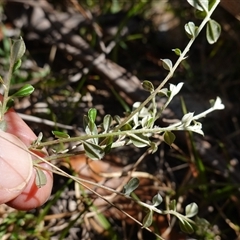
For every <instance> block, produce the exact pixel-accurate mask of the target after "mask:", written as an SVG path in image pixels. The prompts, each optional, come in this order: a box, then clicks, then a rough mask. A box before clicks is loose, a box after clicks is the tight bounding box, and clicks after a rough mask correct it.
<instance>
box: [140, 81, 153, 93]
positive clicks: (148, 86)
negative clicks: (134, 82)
mask: <svg viewBox="0 0 240 240" xmlns="http://www.w3.org/2000/svg"><path fill="white" fill-rule="evenodd" d="M142 87H143V89H144V90H146V91H148V92H150V93H151V92H153V91H154V86H153V84H152V83H151V82H150V81H147V80H145V81H143V83H142Z"/></svg>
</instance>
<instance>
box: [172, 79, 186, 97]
mask: <svg viewBox="0 0 240 240" xmlns="http://www.w3.org/2000/svg"><path fill="white" fill-rule="evenodd" d="M182 86H183V82H180V83H178V85H174V84H171V83H170V85H169V89H170V91H171V98H173V97H174V96H176V95H177V94H178V93H179V91H180V90H181V88H182Z"/></svg>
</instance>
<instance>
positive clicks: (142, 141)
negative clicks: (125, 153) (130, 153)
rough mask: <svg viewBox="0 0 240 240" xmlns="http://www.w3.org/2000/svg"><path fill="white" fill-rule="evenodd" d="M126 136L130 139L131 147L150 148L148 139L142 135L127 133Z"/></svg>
mask: <svg viewBox="0 0 240 240" xmlns="http://www.w3.org/2000/svg"><path fill="white" fill-rule="evenodd" d="M127 135H128V136H129V138H130V139H131V141H132V143H133V145H134V146H136V147H138V148H142V147H147V146H150V141H149V139H148V137H146V136H144V135H143V134H133V133H128V134H127Z"/></svg>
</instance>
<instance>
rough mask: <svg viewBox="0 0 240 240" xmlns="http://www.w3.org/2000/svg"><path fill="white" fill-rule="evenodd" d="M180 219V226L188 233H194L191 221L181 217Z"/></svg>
mask: <svg viewBox="0 0 240 240" xmlns="http://www.w3.org/2000/svg"><path fill="white" fill-rule="evenodd" d="M178 219H179V226H180V228H181V230H182V231H183V232H185V233H188V234H192V233H193V232H194V230H193V227H192V225H191V224H190V223H189V222H187V221H185V220H183V219H181V218H180V217H179V218H178Z"/></svg>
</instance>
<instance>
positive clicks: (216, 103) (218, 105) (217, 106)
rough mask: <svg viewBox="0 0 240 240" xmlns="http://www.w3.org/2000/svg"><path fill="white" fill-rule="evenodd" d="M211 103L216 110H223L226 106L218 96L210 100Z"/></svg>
mask: <svg viewBox="0 0 240 240" xmlns="http://www.w3.org/2000/svg"><path fill="white" fill-rule="evenodd" d="M210 103H211V105H212V108H213V109H214V110H222V109H224V108H225V106H224V105H223V104H222V100H221V98H220V97H217V98H216V101H213V100H212V101H210Z"/></svg>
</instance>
